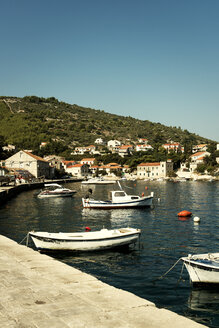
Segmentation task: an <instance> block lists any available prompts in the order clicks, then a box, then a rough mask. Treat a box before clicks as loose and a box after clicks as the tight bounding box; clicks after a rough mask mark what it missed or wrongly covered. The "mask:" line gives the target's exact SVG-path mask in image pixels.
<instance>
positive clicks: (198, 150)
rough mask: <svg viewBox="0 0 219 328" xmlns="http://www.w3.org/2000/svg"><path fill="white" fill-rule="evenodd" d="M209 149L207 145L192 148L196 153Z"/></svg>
mask: <svg viewBox="0 0 219 328" xmlns="http://www.w3.org/2000/svg"><path fill="white" fill-rule="evenodd" d="M207 148H208V145H207V144H200V145H195V146H193V147H192V152H193V153H196V152H200V151H206V150H207Z"/></svg>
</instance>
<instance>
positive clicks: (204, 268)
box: [181, 253, 219, 286]
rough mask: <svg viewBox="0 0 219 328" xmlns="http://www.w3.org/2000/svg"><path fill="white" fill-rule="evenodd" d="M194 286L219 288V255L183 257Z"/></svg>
mask: <svg viewBox="0 0 219 328" xmlns="http://www.w3.org/2000/svg"><path fill="white" fill-rule="evenodd" d="M181 260H182V261H183V262H184V264H185V266H186V269H187V271H188V274H189V277H190V280H191V282H192V284H193V285H196V286H197V285H217V286H219V253H208V254H197V255H191V254H189V255H188V256H187V257H182V258H181Z"/></svg>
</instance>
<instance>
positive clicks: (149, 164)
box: [138, 162, 160, 166]
mask: <svg viewBox="0 0 219 328" xmlns="http://www.w3.org/2000/svg"><path fill="white" fill-rule="evenodd" d="M138 166H160V163H158V162H157V163H141V164H138Z"/></svg>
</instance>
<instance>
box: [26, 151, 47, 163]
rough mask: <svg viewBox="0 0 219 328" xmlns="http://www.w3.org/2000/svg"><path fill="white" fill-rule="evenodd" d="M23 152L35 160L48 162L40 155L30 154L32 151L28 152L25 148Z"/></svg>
mask: <svg viewBox="0 0 219 328" xmlns="http://www.w3.org/2000/svg"><path fill="white" fill-rule="evenodd" d="M23 152H24V153H25V154H27V155H29V156H31V157H33V158H34V159H36V160H37V161H41V162H46V163H48V161H46V160H45V159H43V158H42V157H39V156H36V155H34V154H32V153H29V152H28V151H25V150H23Z"/></svg>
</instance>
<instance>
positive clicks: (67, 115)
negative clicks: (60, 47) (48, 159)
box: [0, 96, 210, 150]
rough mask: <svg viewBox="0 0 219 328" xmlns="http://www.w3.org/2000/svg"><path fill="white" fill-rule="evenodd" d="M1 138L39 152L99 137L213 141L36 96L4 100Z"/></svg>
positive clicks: (159, 141)
mask: <svg viewBox="0 0 219 328" xmlns="http://www.w3.org/2000/svg"><path fill="white" fill-rule="evenodd" d="M0 122H1V124H0V136H3V137H4V139H5V141H6V143H10V144H14V145H16V146H17V147H18V148H20V149H33V150H34V149H39V145H40V143H41V142H51V141H52V140H53V141H55V142H58V143H59V144H61V145H62V146H63V147H64V148H66V147H68V148H69V149H72V148H74V147H75V146H78V145H81V146H87V145H90V144H94V141H95V140H96V139H97V138H100V137H102V138H103V139H104V140H105V141H108V140H110V139H118V140H120V141H122V142H123V143H124V144H125V143H126V144H127V143H133V142H137V140H138V138H139V137H140V138H147V139H148V140H149V143H150V144H151V145H152V146H154V144H162V143H165V142H168V141H170V140H172V141H174V142H180V143H181V144H182V145H188V144H193V145H194V144H199V143H205V142H209V141H210V140H208V139H206V138H203V137H200V136H198V135H196V134H194V133H190V132H189V131H187V130H182V129H181V128H180V127H167V126H165V125H162V124H160V123H152V122H150V121H147V120H145V121H142V120H138V119H135V118H132V117H124V116H119V115H114V114H109V113H106V112H104V111H103V110H95V109H91V108H84V107H80V106H78V105H71V104H67V103H64V102H60V101H58V100H57V99H56V98H54V97H51V98H39V97H36V96H27V97H23V98H17V97H4V96H1V97H0Z"/></svg>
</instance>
